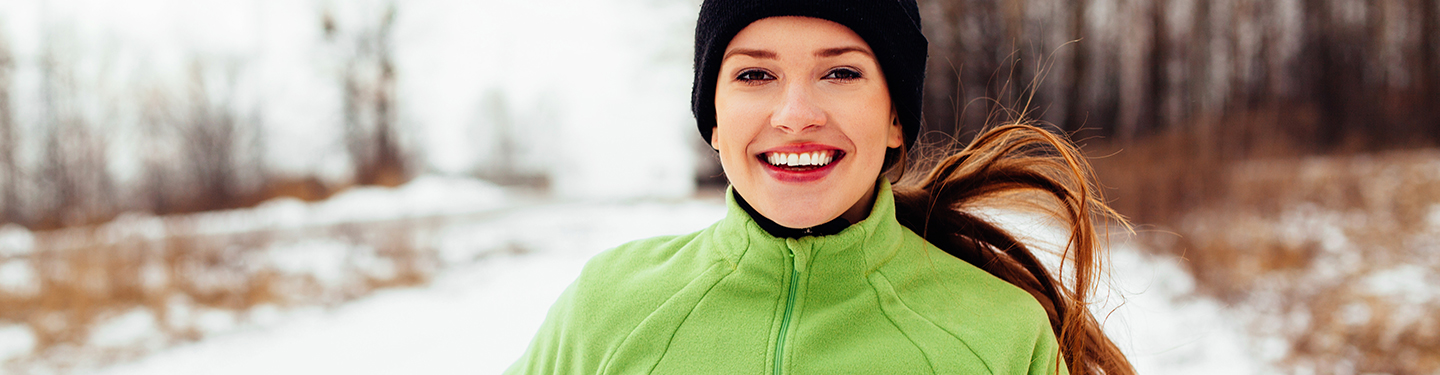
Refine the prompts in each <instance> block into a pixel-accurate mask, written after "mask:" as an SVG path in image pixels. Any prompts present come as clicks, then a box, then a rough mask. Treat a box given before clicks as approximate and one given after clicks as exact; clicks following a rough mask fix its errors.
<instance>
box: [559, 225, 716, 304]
mask: <svg viewBox="0 0 1440 375" xmlns="http://www.w3.org/2000/svg"><path fill="white" fill-rule="evenodd" d="M711 230H712V228H706V229H703V230H700V231H697V232H693V233H689V234H684V235H671V236H658V237H650V238H645V239H639V240H634V241H630V242H627V243H624V244H622V245H620V246H616V247H614V248H611V249H609V250H605V251H603V252H601V253H600V254H597V255H595V256H594V257H592V258H591V259H590V260H589V261H588V262H586V263H585V267H584V269H583V270H582V271H581V273H580V276H579V277H578V278H577V279H576V280H575V283H574V284H573V285H572V286H571V288H572V289H574V290H575V294H576V295H575V298H577V299H578V300H579V301H577V302H580V303H582V304H589V303H594V304H597V305H598V306H610V307H619V306H618V305H617V304H622V303H623V304H638V305H642V306H643V305H648V304H649V303H647V302H646V301H652V302H653V301H664V300H665V299H667V298H669V296H670V295H671V294H673V293H674V292H676V291H678V290H679V289H681V288H683V287H684V286H685V285H687V284H689V283H690V282H691V281H693V280H694V279H695V278H696V277H699V276H700V275H701V274H703V273H704V272H705V271H706V270H707V269H709V268H710V267H712V266H713V265H714V264H715V263H717V262H721V261H723V258H721V257H719V256H718V255H716V254H715V251H714V249H712V248H711V247H712V244H710V243H708V241H706V239H707V238H709V237H710V236H709V235H707V233H709V232H710V231H711Z"/></svg>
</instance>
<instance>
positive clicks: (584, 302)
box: [509, 0, 1133, 374]
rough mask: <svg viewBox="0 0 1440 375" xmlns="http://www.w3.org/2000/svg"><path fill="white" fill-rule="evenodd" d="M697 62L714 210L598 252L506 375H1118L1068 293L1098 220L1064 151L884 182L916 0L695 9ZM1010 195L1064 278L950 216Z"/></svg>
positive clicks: (956, 162)
mask: <svg viewBox="0 0 1440 375" xmlns="http://www.w3.org/2000/svg"><path fill="white" fill-rule="evenodd" d="M695 55H696V57H695V74H696V75H695V84H694V87H693V97H692V99H693V102H692V105H693V110H694V111H695V117H696V119H697V121H698V123H699V130H700V132H701V134H702V135H703V136H704V137H706V138H707V139H708V140H709V141H710V144H711V146H712V147H714V148H715V149H716V150H717V151H718V152H719V155H720V161H721V165H722V167H723V168H724V170H725V175H726V177H727V178H729V180H730V183H731V188H730V191H729V194H727V204H728V205H729V207H730V208H729V212H728V213H727V215H726V217H725V218H724V219H723V220H721V221H720V222H718V223H715V224H714V225H712V226H710V227H709V228H706V229H704V230H701V231H699V232H695V233H691V234H688V235H684V236H669V237H659V238H652V239H647V240H640V241H636V242H631V243H628V244H625V245H622V246H620V247H618V248H615V249H612V250H609V251H606V252H605V253H602V254H600V255H597V256H596V257H595V258H594V259H592V260H591V261H590V262H589V263H588V264H587V265H586V267H585V270H584V271H583V272H582V274H581V276H580V277H579V278H578V279H577V280H576V281H575V283H574V284H572V285H571V286H570V288H569V289H568V290H566V292H565V293H564V294H563V295H562V296H561V297H560V300H559V301H558V302H556V304H555V305H554V306H553V307H552V308H551V310H550V313H549V316H548V317H547V318H546V322H545V324H544V325H543V326H542V327H541V329H540V332H539V333H538V334H537V336H536V337H535V339H534V341H533V342H532V343H531V345H530V347H529V350H528V351H527V352H526V354H525V356H524V357H523V358H521V359H520V360H519V361H518V362H517V363H515V364H514V365H513V366H512V367H511V368H510V370H509V373H513V374H522V373H523V374H541V373H543V374H551V373H564V374H599V373H603V374H635V373H653V374H720V373H724V374H755V373H775V374H782V373H795V374H835V373H887V374H890V373H895V374H901V373H903V374H909V373H925V374H929V373H943V374H984V373H989V374H1020V373H1025V374H1055V373H1073V374H1091V373H1106V374H1126V373H1132V372H1133V370H1131V368H1130V366H1129V363H1128V362H1127V361H1126V360H1125V358H1124V357H1123V355H1121V354H1120V352H1119V350H1117V349H1116V348H1115V346H1114V344H1112V343H1111V342H1110V340H1109V339H1108V338H1106V337H1105V336H1104V334H1103V333H1102V332H1101V331H1100V329H1099V325H1098V324H1097V323H1096V321H1095V319H1094V318H1093V317H1092V316H1091V315H1090V313H1089V311H1088V310H1087V309H1086V307H1085V304H1084V303H1083V301H1084V300H1085V298H1086V291H1088V290H1089V289H1090V287H1091V285H1090V284H1091V279H1092V278H1093V275H1094V274H1095V273H1096V270H1097V269H1098V268H1099V267H1100V265H1099V264H1098V262H1097V260H1096V256H1095V254H1096V251H1097V250H1096V248H1097V244H1096V238H1097V235H1096V233H1095V231H1094V229H1093V227H1092V223H1093V222H1095V221H1100V220H1104V219H1106V218H1113V217H1115V215H1113V212H1111V211H1109V209H1108V208H1105V206H1104V205H1103V204H1101V202H1100V200H1099V199H1098V197H1096V196H1095V194H1094V190H1092V189H1091V188H1090V186H1089V185H1088V182H1089V177H1088V176H1089V175H1088V171H1087V170H1086V164H1085V162H1084V159H1083V158H1082V157H1081V156H1080V155H1079V153H1078V151H1076V150H1075V149H1074V148H1073V146H1071V145H1070V144H1069V143H1068V142H1066V141H1065V140H1064V139H1061V138H1058V137H1055V136H1053V135H1051V134H1050V133H1047V132H1045V131H1044V130H1041V129H1038V128H1035V127H1032V126H1028V125H1023V124H1013V125H1008V126H1002V127H997V128H994V129H991V130H989V131H987V132H985V133H983V134H981V135H980V136H979V137H977V139H976V140H975V141H974V142H973V143H972V144H971V145H970V146H969V147H967V148H966V149H965V150H962V151H961V152H959V153H956V154H954V155H950V156H949V157H946V158H944V159H941V160H939V161H937V162H935V165H934V168H933V170H932V171H930V173H929V174H928V175H926V176H924V177H923V178H919V179H917V180H916V181H914V182H913V183H909V184H902V185H897V186H891V184H890V182H889V180H888V179H887V178H886V177H885V176H884V175H883V174H882V173H883V172H885V171H895V172H898V171H900V170H902V169H903V168H904V167H903V164H904V163H903V161H904V160H905V157H906V150H907V148H908V147H910V146H911V145H912V144H913V143H914V142H915V138H916V133H917V132H918V129H919V128H920V126H919V121H920V120H919V119H920V102H921V100H920V99H921V98H920V92H921V83H922V82H923V81H924V79H923V78H924V64H925V58H926V41H925V38H924V37H923V36H922V35H921V34H920V22H919V14H918V11H917V9H916V5H915V2H914V1H913V0H901V1H894V0H841V1H823V0H788V1H763V0H731V1H726V0H709V1H706V2H705V3H704V4H703V5H702V6H701V11H700V18H699V22H698V25H697V27H696V47H695ZM1025 192H1040V193H1043V194H1045V195H1046V196H1047V197H1048V198H1049V199H1048V200H1045V201H1040V204H1041V205H1042V206H1045V207H1053V208H1054V209H1053V211H1054V212H1057V213H1059V214H1060V217H1061V218H1062V219H1065V220H1066V221H1067V222H1069V223H1070V224H1071V225H1072V228H1071V229H1072V230H1073V233H1074V235H1073V236H1072V239H1071V241H1070V244H1069V246H1068V247H1067V254H1065V258H1064V259H1066V262H1063V263H1062V264H1063V266H1065V267H1068V268H1066V270H1065V272H1073V273H1064V274H1062V277H1060V278H1059V279H1063V280H1067V281H1069V283H1067V284H1064V285H1062V284H1061V283H1059V282H1058V281H1057V278H1056V277H1055V276H1053V275H1052V273H1051V272H1050V271H1049V270H1047V269H1045V268H1044V267H1043V266H1042V265H1041V264H1040V262H1038V261H1037V260H1036V258H1035V256H1034V255H1033V254H1032V253H1031V250H1030V249H1029V248H1027V247H1026V246H1024V245H1023V244H1021V243H1020V242H1018V241H1016V240H1015V238H1014V237H1012V236H1010V235H1009V234H1007V233H1005V232H1004V231H1003V230H1001V229H999V228H998V227H996V226H994V225H992V224H991V223H988V222H986V221H985V220H982V219H980V218H978V217H977V216H974V215H972V214H970V213H968V212H967V211H965V209H967V208H973V206H975V205H977V204H980V203H985V202H989V203H991V204H994V203H995V202H1001V203H1004V202H1016V203H1025V202H1031V203H1034V202H1036V201H1035V200H1034V199H1025V198H1026V197H1028V196H1027V195H1025V194H1023V193H1025ZM1122 223H1123V221H1122ZM947 254H948V255H947Z"/></svg>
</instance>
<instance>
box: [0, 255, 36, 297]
mask: <svg viewBox="0 0 1440 375" xmlns="http://www.w3.org/2000/svg"><path fill="white" fill-rule="evenodd" d="M39 292H40V277H39V275H36V274H35V268H34V267H33V266H31V265H30V262H29V261H27V260H23V259H12V260H8V261H0V293H7V294H13V295H17V296H33V295H35V294H36V293H39Z"/></svg>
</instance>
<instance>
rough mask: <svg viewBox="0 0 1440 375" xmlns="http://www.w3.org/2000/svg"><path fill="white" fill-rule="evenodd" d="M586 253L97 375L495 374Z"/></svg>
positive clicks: (483, 271)
mask: <svg viewBox="0 0 1440 375" xmlns="http://www.w3.org/2000/svg"><path fill="white" fill-rule="evenodd" d="M587 255H588V254H586V253H568V254H531V255H523V256H505V257H496V258H493V259H488V260H487V261H485V262H481V264H478V265H475V266H472V267H469V269H465V270H455V271H454V272H450V273H449V274H447V275H446V276H444V277H442V278H441V279H439V280H436V281H435V282H434V283H433V284H432V285H430V286H429V287H427V288H424V289H407V290H395V291H388V292H382V293H379V294H378V295H376V296H373V297H371V298H367V299H364V300H361V301H359V302H356V303H353V304H350V305H347V306H344V307H341V308H339V309H336V310H334V311H328V312H327V311H318V310H312V311H307V312H301V313H297V314H294V316H292V317H289V318H287V319H286V320H288V321H285V322H283V323H280V324H276V325H274V326H272V327H266V328H262V329H256V330H252V331H249V332H243V333H238V334H235V335H231V336H227V337H216V338H213V339H210V340H206V341H203V342H200V343H197V344H194V345H189V346H185V347H179V348H175V349H172V350H169V351H165V352H162V353H158V354H156V355H154V356H151V357H149V358H146V359H144V360H141V361H139V362H135V363H130V364H125V365H121V366H116V367H114V368H111V369H107V370H106V371H102V372H100V373H101V374H114V375H119V374H137V375H138V374H147V375H148V374H215V375H220V374H334V373H345V374H494V373H499V372H501V371H503V370H504V369H505V367H506V366H508V365H509V363H510V362H511V361H513V360H514V359H515V358H517V357H519V356H520V354H521V353H522V352H523V351H524V345H525V343H526V342H528V339H529V336H530V335H532V334H533V333H534V332H535V330H536V329H537V328H538V327H539V326H540V323H541V321H542V320H543V319H544V314H545V311H546V309H547V308H548V307H549V303H550V301H553V300H554V299H555V297H557V296H558V295H559V294H560V292H561V291H562V290H564V288H565V286H566V285H567V284H569V282H570V281H571V280H570V279H568V278H566V276H565V275H574V274H578V273H579V270H580V267H581V266H583V265H584V262H585V260H586V259H587V258H588V256H587Z"/></svg>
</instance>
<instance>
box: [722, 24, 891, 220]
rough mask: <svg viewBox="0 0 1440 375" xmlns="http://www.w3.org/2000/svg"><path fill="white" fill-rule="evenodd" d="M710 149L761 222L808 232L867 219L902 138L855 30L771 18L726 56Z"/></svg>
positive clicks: (744, 34) (739, 38)
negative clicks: (889, 156) (888, 156)
mask: <svg viewBox="0 0 1440 375" xmlns="http://www.w3.org/2000/svg"><path fill="white" fill-rule="evenodd" d="M716 82H717V83H716V88H715V123H716V126H715V129H714V131H713V132H712V133H711V138H710V144H711V146H713V147H715V148H716V149H717V150H719V151H720V164H721V166H722V167H723V168H724V169H725V175H726V177H728V178H729V179H730V183H731V184H732V185H733V186H734V187H735V190H736V191H738V192H739V193H740V195H741V196H744V197H745V200H746V201H748V202H749V203H750V205H751V206H753V207H754V208H755V210H756V211H759V212H760V214H761V215H764V216H765V217H767V218H769V219H771V220H774V221H775V222H776V223H779V224H780V225H784V226H787V227H791V228H807V227H812V226H816V225H820V224H823V223H825V222H827V221H830V220H833V219H835V218H836V217H840V216H842V215H844V216H845V218H846V219H848V220H850V222H852V223H854V222H858V221H860V220H862V219H864V218H865V215H867V214H868V212H869V209H870V204H871V202H872V200H873V194H874V187H875V179H876V178H877V177H879V175H880V168H881V164H883V163H884V159H885V149H886V148H887V147H900V145H901V144H902V143H903V142H904V138H903V133H902V130H901V128H900V125H899V123H898V122H896V121H895V113H894V110H893V108H892V107H891V105H890V94H889V91H888V89H887V88H886V85H885V77H884V75H883V74H882V73H881V72H880V64H879V63H878V62H877V61H876V60H875V54H874V53H873V52H872V51H871V50H870V46H869V45H868V44H866V43H865V41H864V40H863V39H860V36H859V35H856V34H855V32H854V31H851V30H850V29H849V28H846V27H845V26H843V25H840V24H838V23H835V22H831V21H826V20H822V19H817V18H807V17H772V18H766V19H762V20H759V21H755V23H752V24H750V25H749V26H747V27H746V28H745V29H743V30H741V31H740V33H739V34H736V35H735V38H734V39H732V40H731V41H730V45H729V46H728V47H726V49H725V56H724V57H723V60H722V62H721V64H720V75H719V77H718V79H717V80H716Z"/></svg>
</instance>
